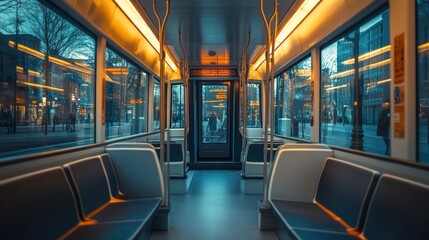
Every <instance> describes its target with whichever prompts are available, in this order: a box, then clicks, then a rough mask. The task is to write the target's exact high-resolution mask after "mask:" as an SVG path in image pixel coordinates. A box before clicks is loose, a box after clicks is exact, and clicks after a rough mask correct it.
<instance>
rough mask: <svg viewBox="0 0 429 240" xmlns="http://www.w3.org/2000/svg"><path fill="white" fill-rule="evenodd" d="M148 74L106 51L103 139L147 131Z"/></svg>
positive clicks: (113, 52)
mask: <svg viewBox="0 0 429 240" xmlns="http://www.w3.org/2000/svg"><path fill="white" fill-rule="evenodd" d="M147 78H148V77H147V74H146V73H145V72H143V71H142V70H141V69H139V68H138V67H136V66H134V65H133V64H132V63H131V62H129V61H128V60H126V59H125V58H123V57H121V56H120V55H119V54H118V53H116V52H115V51H114V50H112V49H111V48H109V47H108V48H106V130H105V131H106V139H113V138H117V137H123V136H129V135H133V134H137V133H142V132H145V131H146V122H145V121H146V120H145V119H146V112H147V110H146V106H147V104H145V103H147V99H146V95H147V90H146V88H147V82H148V80H147Z"/></svg>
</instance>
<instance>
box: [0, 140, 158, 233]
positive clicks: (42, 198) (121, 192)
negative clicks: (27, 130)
mask: <svg viewBox="0 0 429 240" xmlns="http://www.w3.org/2000/svg"><path fill="white" fill-rule="evenodd" d="M110 150H111V151H110ZM110 150H109V153H108V154H103V155H98V156H93V157H89V158H85V159H79V160H77V161H74V162H70V163H68V164H65V165H63V166H55V167H51V168H47V169H43V170H40V171H36V172H31V173H27V174H24V175H20V176H16V177H13V178H10V179H5V180H2V181H0V195H1V196H2V197H1V198H0V215H1V216H2V217H1V220H0V224H1V226H2V227H1V228H0V236H1V238H2V239H149V238H150V235H151V225H152V221H153V219H154V217H155V215H156V213H157V211H158V209H159V207H160V204H161V201H162V199H163V197H164V190H163V186H164V184H163V182H162V176H161V175H160V173H161V169H160V165H159V162H157V161H156V162H155V161H151V159H153V158H154V156H155V157H156V154H155V152H154V151H153V150H152V149H140V148H139V149H138V150H137V149H130V148H121V147H119V146H113V147H112V148H110ZM111 154H112V155H111ZM115 154H121V155H122V156H121V157H119V158H118V157H117V156H115ZM110 157H111V158H110ZM145 157H147V158H145ZM137 162H140V163H139V164H137ZM151 165H152V166H151ZM133 168H136V169H133ZM147 168H149V169H147ZM145 171H152V172H151V173H146V172H145ZM145 174H146V175H145ZM145 176H146V177H145ZM131 179H132V180H135V181H137V183H136V182H132V183H131V186H128V184H129V183H130V180H131ZM152 182H154V184H153V185H157V188H158V189H154V187H153V185H152ZM158 182H159V183H158ZM141 183H146V185H140V184H141ZM147 186H149V188H152V189H145V188H146V187H147Z"/></svg>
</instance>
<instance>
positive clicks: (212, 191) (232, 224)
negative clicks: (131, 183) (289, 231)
mask: <svg viewBox="0 0 429 240" xmlns="http://www.w3.org/2000/svg"><path fill="white" fill-rule="evenodd" d="M261 198H262V196H261V195H244V194H242V193H241V192H240V172H239V171H196V172H195V173H194V176H193V179H192V182H191V184H190V186H189V189H188V192H187V194H184V195H171V211H170V227H169V230H168V231H155V232H153V233H152V238H151V240H164V239H174V240H185V239H186V240H211V239H216V240H218V239H221V240H229V239H231V240H241V239H243V240H260V239H263V240H271V239H277V236H276V234H275V233H274V232H273V231H260V230H259V228H258V200H260V199H261Z"/></svg>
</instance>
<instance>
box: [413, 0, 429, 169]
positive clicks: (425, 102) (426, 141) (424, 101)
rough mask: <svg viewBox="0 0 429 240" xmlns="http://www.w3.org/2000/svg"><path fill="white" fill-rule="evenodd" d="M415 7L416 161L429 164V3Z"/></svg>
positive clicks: (424, 0) (421, 0)
mask: <svg viewBox="0 0 429 240" xmlns="http://www.w3.org/2000/svg"><path fill="white" fill-rule="evenodd" d="M416 5H417V7H416V9H417V31H416V32H417V89H418V90H417V114H418V118H417V136H418V138H417V142H418V161H420V162H426V163H429V131H428V128H429V1H428V0H417V4H416Z"/></svg>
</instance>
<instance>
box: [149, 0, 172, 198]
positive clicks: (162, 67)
mask: <svg viewBox="0 0 429 240" xmlns="http://www.w3.org/2000/svg"><path fill="white" fill-rule="evenodd" d="M152 5H153V11H154V13H155V16H156V18H157V20H158V29H159V32H158V33H159V36H158V39H159V65H160V66H159V72H160V92H161V93H160V95H161V96H160V103H161V104H160V105H161V109H160V124H159V126H160V133H159V134H160V144H159V147H160V162H161V166H162V173H163V174H164V180H165V181H164V184H165V191H166V196H165V199H163V204H164V205H165V206H169V201H170V197H169V195H170V189H169V186H170V162H169V159H167V173H165V170H164V154H165V149H164V131H165V120H166V116H165V110H166V107H165V81H164V78H165V76H164V75H165V73H164V71H165V51H164V40H165V34H164V33H165V24H166V22H167V19H168V15H169V14H170V0H165V6H166V10H165V16H164V18H163V20H162V22H161V18H160V17H159V14H158V10H157V9H156V0H152Z"/></svg>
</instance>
